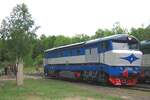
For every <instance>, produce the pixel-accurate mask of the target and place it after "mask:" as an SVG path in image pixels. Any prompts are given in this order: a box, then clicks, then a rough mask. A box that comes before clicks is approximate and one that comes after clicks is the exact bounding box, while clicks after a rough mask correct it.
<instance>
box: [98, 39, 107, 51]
mask: <svg viewBox="0 0 150 100" xmlns="http://www.w3.org/2000/svg"><path fill="white" fill-rule="evenodd" d="M100 47H101V50H102V51H107V50H108V49H109V42H108V41H103V42H101V46H100Z"/></svg>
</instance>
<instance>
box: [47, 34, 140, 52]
mask: <svg viewBox="0 0 150 100" xmlns="http://www.w3.org/2000/svg"><path fill="white" fill-rule="evenodd" d="M128 37H132V38H133V39H134V41H138V40H137V39H136V38H135V37H133V36H130V35H128V34H117V35H112V36H108V37H104V38H97V39H94V40H89V41H86V42H80V43H74V44H70V45H65V46H59V47H55V48H51V49H47V50H45V52H47V51H53V50H56V49H61V48H67V47H73V46H79V45H84V44H85V45H86V44H93V43H97V42H100V41H107V40H127V38H128Z"/></svg>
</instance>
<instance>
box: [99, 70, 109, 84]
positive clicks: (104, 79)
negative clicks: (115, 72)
mask: <svg viewBox="0 0 150 100" xmlns="http://www.w3.org/2000/svg"><path fill="white" fill-rule="evenodd" d="M97 81H98V82H101V83H103V84H108V75H107V74H106V73H105V72H99V73H98V75H97Z"/></svg>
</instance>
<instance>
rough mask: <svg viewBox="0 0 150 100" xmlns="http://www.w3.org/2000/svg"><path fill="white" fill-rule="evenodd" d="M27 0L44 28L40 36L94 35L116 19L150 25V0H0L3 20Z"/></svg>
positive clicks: (131, 24)
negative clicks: (14, 8) (17, 5)
mask: <svg viewBox="0 0 150 100" xmlns="http://www.w3.org/2000/svg"><path fill="white" fill-rule="evenodd" d="M21 3H25V4H26V5H27V7H28V8H29V12H30V13H31V14H32V17H33V19H34V20H35V23H36V25H37V26H40V29H39V30H38V31H37V33H36V34H37V35H38V36H40V35H41V34H45V35H46V36H48V35H65V36H74V35H75V34H82V33H83V34H87V35H94V34H95V32H96V30H97V29H99V28H102V29H105V28H107V29H111V28H112V27H113V24H114V23H115V22H120V24H121V26H122V27H124V28H126V29H130V28H131V27H135V28H138V27H141V25H144V26H145V27H146V26H147V25H149V24H150V6H149V4H150V0H0V22H1V21H2V19H4V18H5V17H6V16H9V15H10V12H11V11H12V8H13V7H15V6H16V4H21Z"/></svg>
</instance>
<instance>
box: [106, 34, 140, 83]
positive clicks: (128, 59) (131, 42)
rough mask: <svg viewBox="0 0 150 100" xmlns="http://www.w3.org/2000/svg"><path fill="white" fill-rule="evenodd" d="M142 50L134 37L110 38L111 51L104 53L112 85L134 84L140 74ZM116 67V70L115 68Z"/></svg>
mask: <svg viewBox="0 0 150 100" xmlns="http://www.w3.org/2000/svg"><path fill="white" fill-rule="evenodd" d="M141 57H142V52H141V51H139V42H138V40H137V39H136V38H134V37H130V36H128V37H126V38H124V39H119V40H115V39H114V40H112V51H109V52H108V53H106V55H105V59H107V60H106V64H108V65H110V66H111V70H114V71H113V73H111V75H110V78H109V80H110V81H111V83H112V84H114V85H122V84H125V85H135V84H136V82H137V79H136V78H137V76H138V75H139V74H140V67H141ZM116 69H117V70H116Z"/></svg>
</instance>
